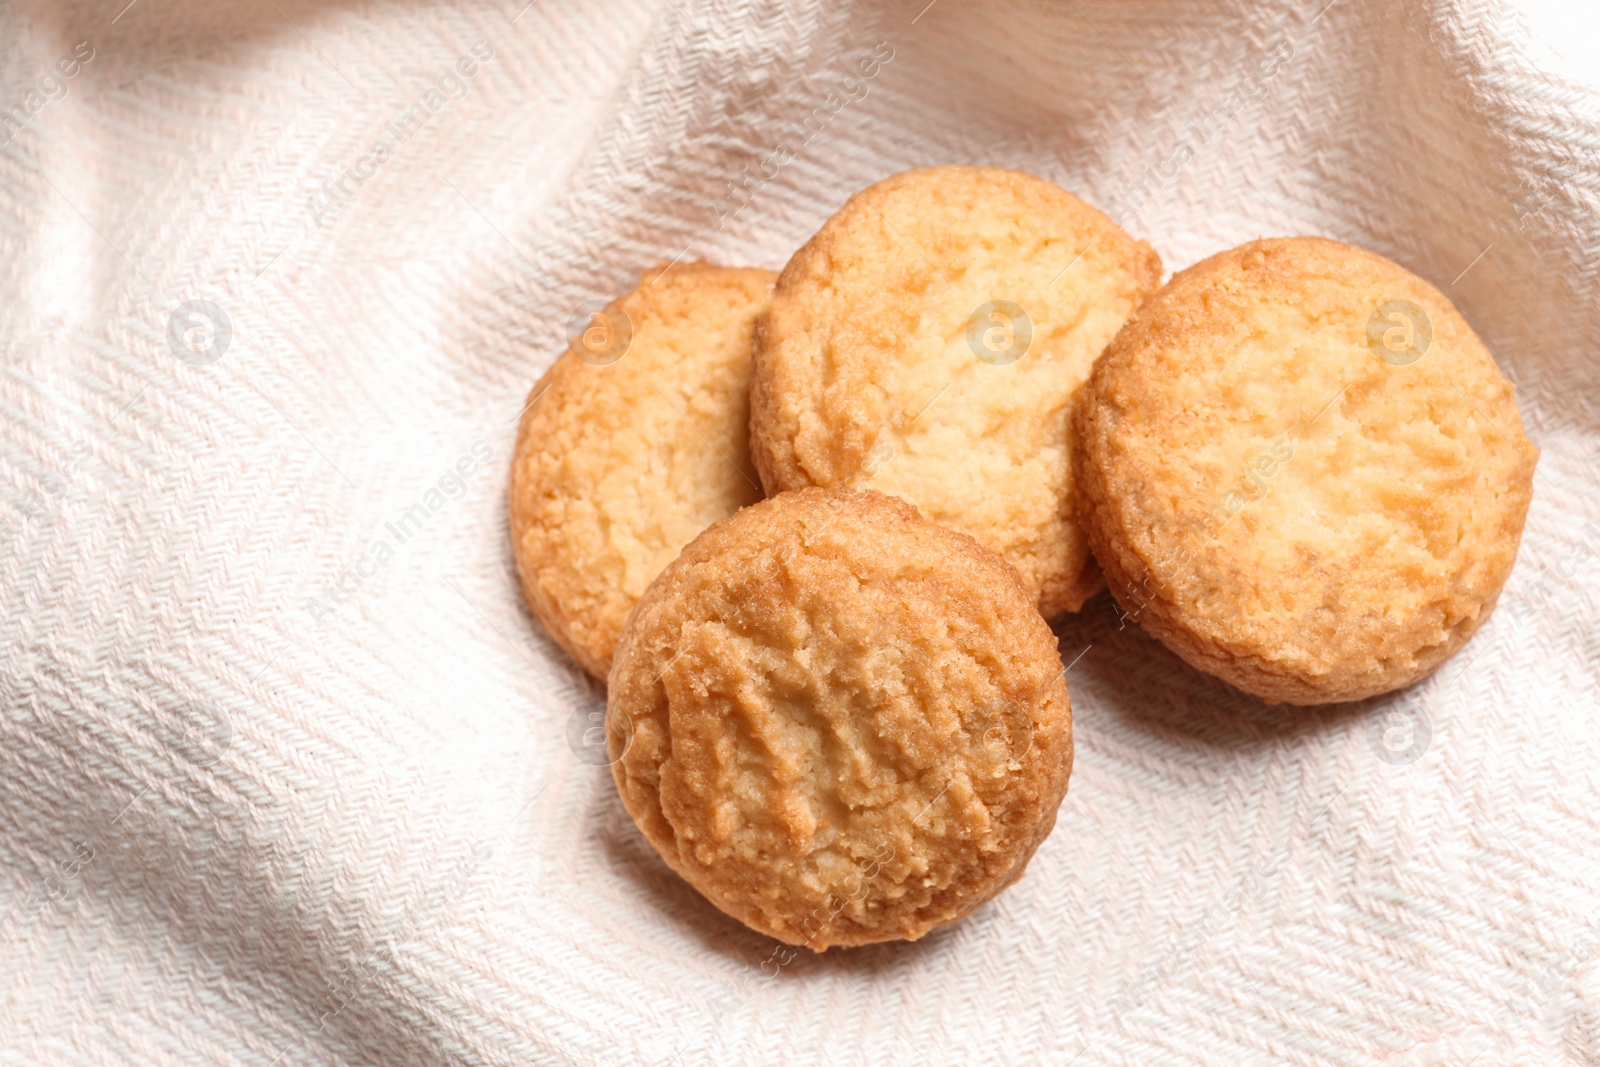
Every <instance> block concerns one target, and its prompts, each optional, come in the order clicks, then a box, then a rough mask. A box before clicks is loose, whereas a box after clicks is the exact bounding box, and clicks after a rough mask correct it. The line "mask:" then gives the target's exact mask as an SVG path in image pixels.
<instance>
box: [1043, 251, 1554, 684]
mask: <svg viewBox="0 0 1600 1067" xmlns="http://www.w3.org/2000/svg"><path fill="white" fill-rule="evenodd" d="M1081 405H1082V406H1081V408H1080V411H1079V414H1078V418H1077V419H1076V421H1075V427H1074V429H1075V433H1076V435H1077V440H1078V452H1079V455H1080V456H1081V457H1082V460H1083V465H1082V475H1081V477H1082V480H1081V482H1080V484H1079V488H1080V493H1081V498H1082V503H1083V509H1082V513H1081V517H1082V520H1083V524H1084V528H1085V530H1086V532H1087V533H1088V535H1089V540H1090V543H1091V544H1092V545H1093V548H1094V552H1095V555H1096V557H1098V559H1099V561H1100V564H1101V566H1102V567H1103V568H1104V570H1105V574H1106V580H1107V584H1108V585H1109V586H1110V587H1111V592H1112V593H1113V595H1114V596H1115V597H1116V598H1117V600H1118V601H1119V602H1120V603H1121V605H1122V607H1123V609H1124V610H1125V611H1126V612H1127V613H1128V615H1130V616H1132V617H1134V618H1136V619H1137V620H1138V621H1139V622H1140V623H1141V624H1143V626H1144V627H1145V628H1146V629H1148V630H1149V631H1150V632H1151V633H1153V634H1155V635H1156V636H1157V637H1158V638H1160V639H1161V640H1162V641H1163V642H1164V643H1166V645H1167V646H1168V647H1169V648H1171V649H1172V650H1173V651H1174V652H1176V653H1177V654H1178V655H1180V656H1182V657H1183V658H1184V659H1185V660H1187V661H1188V662H1189V663H1191V664H1193V665H1194V666H1196V667H1199V668H1200V669H1201V670H1204V671H1208V672H1210V673H1211V674H1214V675H1216V676H1217V677H1219V678H1222V679H1224V680H1226V681H1228V682H1230V683H1232V684H1233V685H1235V686H1237V687H1238V688H1240V689H1243V690H1245V691H1246V692H1249V693H1254V694H1256V695H1257V696H1260V697H1262V698H1264V699H1266V700H1267V701H1269V702H1272V703H1277V702H1280V701H1281V702H1287V703H1290V704H1321V703H1330V702H1335V701H1345V700H1358V699H1361V698H1364V697H1369V696H1373V695H1376V694H1378V693H1383V692H1387V691H1389V690H1392V689H1397V688H1400V687H1401V686H1405V685H1408V684H1410V683H1411V682H1414V681H1416V680H1417V679H1419V678H1422V677H1423V676H1425V675H1427V674H1428V673H1429V672H1430V671H1432V670H1433V669H1434V668H1435V667H1437V666H1438V665H1439V664H1440V663H1442V662H1443V661H1444V660H1445V659H1446V658H1447V657H1449V655H1450V654H1451V653H1452V652H1454V651H1455V650H1456V649H1457V648H1459V647H1460V646H1461V645H1462V643H1463V642H1465V641H1466V640H1467V638H1468V637H1469V636H1471V634H1472V632H1473V631H1474V630H1476V629H1477V627H1478V626H1479V624H1481V623H1482V622H1483V620H1484V619H1485V618H1486V617H1487V616H1488V614H1489V612H1490V610H1491V609H1492V608H1493V606H1494V602H1495V598H1496V597H1497V596H1498V595H1499V592H1500V587H1501V586H1502V585H1503V584H1504V583H1505V580H1506V577H1507V575H1508V574H1510V572H1511V565H1512V562H1513V560H1514V559H1515V558H1516V554H1517V545H1518V542H1519V541H1520V540H1521V536H1522V523H1523V519H1524V517H1525V516H1526V515H1527V511H1528V502H1529V500H1530V499H1531V498H1532V495H1533V468H1534V463H1535V461H1536V460H1537V458H1538V452H1537V450H1536V449H1535V448H1534V447H1533V446H1532V445H1531V444H1529V443H1528V440H1527V438H1526V437H1524V436H1523V432H1522V420H1521V418H1520V416H1519V415H1518V412H1517V405H1516V399H1515V397H1514V396H1513V392H1512V387H1511V384H1510V383H1509V382H1508V381H1506V379H1505V377H1504V376H1503V375H1502V374H1501V373H1500V370H1499V368H1497V367H1496V366H1495V363H1494V359H1493V357H1492V356H1491V355H1490V354H1489V351H1488V349H1486V348H1485V347H1484V345H1483V342H1482V341H1480V340H1479V339H1478V337H1477V335H1476V334H1474V333H1473V331H1472V328H1471V327H1470V326H1468V325H1467V323H1466V321H1465V320H1464V319H1463V318H1462V317H1461V315H1460V313H1459V312H1458V311H1457V310H1456V309H1455V307H1454V306H1453V305H1452V304H1451V303H1450V301H1449V300H1447V299H1446V298H1445V297H1444V295H1443V294H1442V293H1440V292H1439V291H1438V290H1437V289H1435V288H1433V287H1432V286H1431V285H1429V284H1428V283H1427V282H1425V281H1423V280H1422V279H1421V278H1418V277H1417V276H1415V275H1414V274H1412V273H1410V272H1409V271H1407V270H1405V269H1403V268H1401V267H1399V266H1397V265H1396V264H1394V263H1391V262H1390V261H1389V260H1387V259H1384V258H1383V257H1382V256H1378V255H1375V254H1373V253H1371V252H1367V251H1363V250H1362V249H1359V248H1354V247H1352V246H1350V245H1345V244H1340V243H1338V242H1336V241H1329V240H1323V239H1320V238H1285V239H1275V240H1264V241H1255V242H1252V243H1250V244H1247V245H1244V246H1242V247H1239V248H1235V249H1233V250H1231V251H1228V252H1223V253H1221V254H1220V255H1217V256H1213V257H1211V258H1210V259H1207V260H1205V261H1204V262H1202V263H1199V264H1196V265H1195V266H1193V267H1190V268H1189V269H1188V270H1186V271H1183V272H1182V273H1180V274H1178V275H1176V276H1175V277H1174V278H1173V279H1172V280H1171V281H1170V282H1169V283H1168V284H1167V285H1166V287H1165V288H1163V289H1162V290H1161V292H1159V293H1158V294H1156V296H1154V297H1152V298H1151V300H1150V301H1149V302H1148V303H1147V304H1145V306H1144V307H1143V308H1142V309H1140V311H1139V313H1138V314H1137V315H1136V316H1135V317H1134V318H1133V319H1132V320H1131V321H1130V322H1129V323H1128V324H1127V326H1125V327H1123V329H1122V331H1121V333H1119V334H1118V335H1117V338H1116V340H1115V341H1113V342H1112V344H1111V346H1110V347H1109V348H1108V349H1107V351H1106V354H1105V357H1104V358H1103V359H1102V360H1101V361H1100V363H1099V365H1098V366H1097V367H1096V368H1095V373H1094V376H1093V377H1092V378H1091V380H1090V382H1089V385H1088V387H1087V388H1085V390H1084V391H1083V395H1082V400H1081Z"/></svg>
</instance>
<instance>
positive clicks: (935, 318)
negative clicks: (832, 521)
mask: <svg viewBox="0 0 1600 1067" xmlns="http://www.w3.org/2000/svg"><path fill="white" fill-rule="evenodd" d="M1160 281H1161V260H1160V257H1158V256H1157V255H1156V253H1155V252H1154V250H1152V249H1151V248H1150V246H1149V245H1146V244H1144V243H1143V242H1141V241H1135V240H1133V238H1131V237H1129V236H1128V235H1127V234H1125V233H1123V232H1122V231H1121V230H1120V229H1118V228H1117V227H1116V225H1115V224H1113V223H1112V222H1111V220H1110V219H1108V218H1106V217H1105V216H1104V215H1102V214H1101V213H1100V212H1099V211H1096V210H1095V209H1094V208H1092V207H1090V206H1089V205H1088V204H1085V203H1084V202H1083V201H1081V200H1079V199H1078V198H1077V197H1075V196H1073V195H1072V194H1071V193H1068V192H1066V191H1065V190H1063V189H1061V188H1058V187H1057V186H1055V185H1052V184H1051V183H1049V182H1047V181H1043V180H1041V179H1039V178H1034V177H1031V176H1029V175H1026V174H1019V173H1017V172H1016V171H1009V170H1001V169H997V168H993V167H931V168H928V169H925V170H913V171H907V172H905V173H903V174H897V175H895V176H894V177H891V178H888V179H886V180H884V181H881V182H879V183H878V184H877V185H874V186H872V187H871V188H869V189H867V190H865V191H863V192H861V193H858V194H856V195H855V196H853V197H851V198H850V200H849V201H848V202H847V203H846V204H845V205H844V207H843V208H841V209H840V210H839V212H838V214H836V215H834V216H833V218H831V219H829V220H828V222H827V224H826V225H824V226H823V227H822V229H821V230H820V231H819V232H818V233H817V235H816V236H815V237H813V238H812V239H811V240H810V241H809V242H808V243H807V244H806V246H805V247H804V248H802V249H800V251H798V252H796V253H795V255H794V257H793V258H792V259H790V261H789V264H788V266H787V267H785V268H784V271H783V274H782V275H781V276H780V277H779V279H778V285H777V288H776V290H775V291H774V293H773V298H772V307H771V310H770V311H769V312H768V314H767V315H766V316H764V317H763V319H762V321H761V322H760V323H759V324H758V325H757V328H756V344H755V376H754V379H753V380H752V383H751V396H750V407H751V426H750V435H751V438H750V447H751V455H752V458H754V460H755V463H756V467H757V468H758V469H759V470H760V472H761V481H762V484H763V485H764V486H765V487H766V490H767V492H768V493H776V492H778V491H780V490H784V489H798V488H801V487H804V486H808V485H820V486H838V487H850V488H868V487H870V488H872V489H876V490H880V491H882V492H885V493H890V494H893V495H895V496H898V497H901V498H902V499H904V500H907V501H909V502H910V503H912V504H914V505H916V507H917V508H918V509H919V510H921V512H922V513H923V514H924V515H925V516H927V517H928V518H930V519H932V520H933V521H935V522H938V523H941V524H943V525H946V526H949V527H951V528H952V529H956V530H961V531H962V532H964V533H968V534H971V535H972V536H973V537H975V538H977V539H978V540H979V541H980V542H981V543H983V544H984V545H986V546H987V547H989V548H990V549H993V550H994V551H996V552H998V553H999V554H1000V555H1002V556H1003V557H1005V559H1006V560H1007V561H1008V562H1010V563H1011V564H1012V565H1013V566H1015V567H1016V568H1017V571H1018V573H1019V574H1021V576H1022V580H1023V583H1024V584H1025V585H1026V586H1027V587H1028V589H1029V590H1030V591H1031V593H1032V595H1033V597H1034V599H1035V601H1036V603H1037V605H1038V608H1039V610H1040V611H1041V612H1042V613H1043V614H1044V615H1045V617H1046V618H1052V617H1055V616H1057V615H1060V614H1061V613H1063V612H1067V611H1076V610H1077V609H1078V608H1079V607H1081V606H1082V604H1083V602H1084V600H1086V599H1087V598H1088V597H1089V596H1090V595H1092V594H1093V593H1094V592H1095V591H1096V590H1097V589H1098V588H1099V587H1100V575H1099V572H1098V570H1096V568H1095V565H1094V560H1093V559H1092V558H1091V557H1090V554H1089V550H1088V547H1087V545H1086V544H1085V542H1084V539H1083V535H1082V533H1081V532H1080V531H1079V529H1078V526H1077V523H1076V520H1075V519H1074V515H1073V502H1072V492H1073V488H1072V487H1073V473H1072V468H1073V458H1072V454H1071V449H1070V446H1069V434H1068V432H1067V421H1068V415H1069V406H1070V398H1071V397H1072V395H1073V393H1074V392H1075V390H1077V389H1078V388H1079V387H1080V386H1081V385H1082V384H1083V382H1084V380H1085V379H1086V378H1087V377H1088V375H1089V370H1090V368H1091V367H1092V366H1093V364H1094V361H1095V359H1096V358H1097V357H1098V356H1099V355H1100V353H1101V351H1102V350H1103V349H1104V348H1105V345H1106V343H1107V342H1109V341H1110V340H1111V338H1112V336H1113V335H1115V333H1116V332H1117V328H1118V327H1119V326H1121V325H1122V323H1123V321H1124V320H1125V319H1126V318H1127V317H1128V316H1129V315H1130V314H1131V313H1132V312H1133V310H1134V309H1135V308H1136V307H1138V306H1139V304H1140V303H1141V302H1142V301H1143V300H1144V298H1145V297H1146V296H1148V295H1149V294H1150V293H1151V292H1153V291H1154V290H1155V288H1156V286H1157V285H1159V284H1160Z"/></svg>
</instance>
